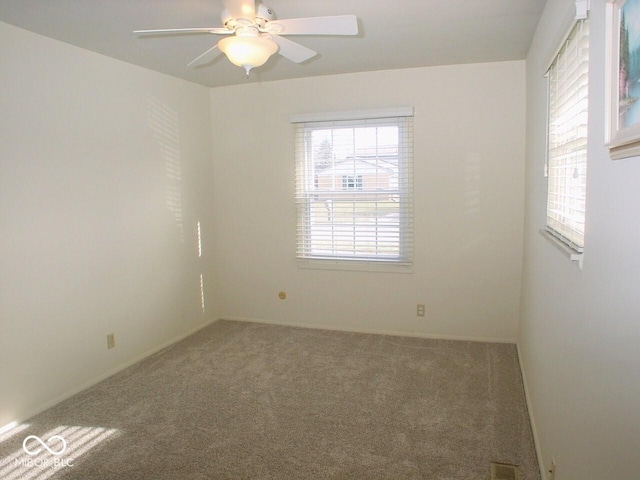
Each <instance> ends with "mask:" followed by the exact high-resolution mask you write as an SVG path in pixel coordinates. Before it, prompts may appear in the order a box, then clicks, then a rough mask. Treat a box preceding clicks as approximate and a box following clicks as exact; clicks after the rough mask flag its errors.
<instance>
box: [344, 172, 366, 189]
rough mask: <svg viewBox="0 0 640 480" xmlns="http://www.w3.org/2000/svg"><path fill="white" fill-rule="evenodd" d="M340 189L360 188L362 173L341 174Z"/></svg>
mask: <svg viewBox="0 0 640 480" xmlns="http://www.w3.org/2000/svg"><path fill="white" fill-rule="evenodd" d="M342 189H343V190H353V189H357V190H362V175H343V176H342Z"/></svg>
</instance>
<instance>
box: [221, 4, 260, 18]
mask: <svg viewBox="0 0 640 480" xmlns="http://www.w3.org/2000/svg"><path fill="white" fill-rule="evenodd" d="M223 3H224V8H225V9H226V10H227V12H229V15H231V16H232V17H233V18H235V19H238V18H248V19H249V20H253V19H254V18H256V2H255V0H224V2H223Z"/></svg>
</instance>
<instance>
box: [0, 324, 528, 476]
mask: <svg viewBox="0 0 640 480" xmlns="http://www.w3.org/2000/svg"><path fill="white" fill-rule="evenodd" d="M29 435H37V436H38V437H40V439H41V441H42V443H40V442H39V441H38V440H37V439H34V438H30V439H28V438H27V437H28V436H29ZM55 435H57V436H58V437H62V438H63V439H65V441H66V444H67V446H66V449H65V450H64V451H62V450H63V443H62V440H61V439H60V438H58V437H55ZM52 437H53V438H52ZM1 440H4V441H2V443H0V478H3V479H7V480H27V479H38V480H46V479H49V478H54V479H65V480H66V479H82V480H92V479H124V480H135V479H153V480H163V479H177V480H181V479H203V480H204V479H295V480H298V479H300V480H304V479H314V480H315V479H390V480H391V479H393V480H401V479H436V480H458V479H459V480H471V479H478V480H488V479H489V477H490V473H489V472H490V466H489V465H490V462H491V461H497V462H503V463H511V464H517V465H520V474H521V478H522V479H524V480H539V479H540V475H539V472H538V465H537V461H536V455H535V451H534V447H533V440H532V434H531V428H530V424H529V418H528V415H527V410H526V406H525V400H524V393H523V386H522V378H521V375H520V369H519V366H518V360H517V355H516V350H515V346H514V345H505V344H492V343H475V342H457V341H448V340H428V339H419V338H405V337H392V336H382V335H367V334H355V333H345V332H332V331H323V330H312V329H302V328H293V327H282V326H275V325H263V324H254V323H240V322H230V321H219V322H216V323H214V324H212V325H211V326H209V327H207V328H205V329H203V330H201V331H200V332H198V333H196V334H195V335H193V336H191V337H189V338H187V339H186V340H184V341H182V342H179V343H177V344H175V345H173V346H171V347H169V348H167V349H165V350H163V351H162V352H160V353H158V354H156V355H154V356H152V357H150V358H148V359H146V360H144V361H142V362H140V363H138V364H136V365H134V366H132V367H130V368H128V369H126V370H124V371H122V372H120V373H119V374H117V375H115V376H113V377H111V378H109V379H107V380H105V381H103V382H101V383H99V384H97V385H96V386H94V387H92V388H90V389H88V390H86V391H84V392H82V393H80V394H78V395H76V396H74V397H72V398H70V399H69V400H67V401H65V402H63V403H61V404H58V405H57V406H55V407H53V408H51V409H49V410H47V411H46V412H44V413H42V414H40V415H38V416H36V417H34V418H32V419H30V420H29V421H28V422H26V423H25V424H24V425H20V426H16V427H15V428H14V429H13V431H9V432H7V433H6V434H5V435H4V436H0V441H1ZM25 440H26V441H25ZM23 445H24V447H25V448H26V449H27V450H29V451H30V452H31V453H34V452H36V451H37V450H38V449H40V450H41V451H40V452H39V453H37V454H34V455H28V454H27V453H25V450H24V449H23ZM45 446H46V447H47V448H48V449H49V450H51V451H52V452H54V453H59V452H61V451H62V453H60V454H59V455H55V454H52V453H50V452H49V451H47V450H46V449H45Z"/></svg>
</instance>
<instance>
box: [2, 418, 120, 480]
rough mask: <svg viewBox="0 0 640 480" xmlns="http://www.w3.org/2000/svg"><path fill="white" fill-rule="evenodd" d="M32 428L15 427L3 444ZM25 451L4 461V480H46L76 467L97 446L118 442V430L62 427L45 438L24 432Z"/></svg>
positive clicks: (13, 453)
mask: <svg viewBox="0 0 640 480" xmlns="http://www.w3.org/2000/svg"><path fill="white" fill-rule="evenodd" d="M29 426H30V425H28V424H15V425H13V426H10V428H8V429H7V430H5V431H4V432H3V433H2V434H0V443H2V442H4V441H7V440H8V439H10V438H12V437H15V436H16V435H17V434H19V433H21V432H24V431H25V430H26V429H27V428H29ZM24 433H25V435H24V439H23V441H22V448H20V449H18V450H15V451H14V452H12V453H11V454H9V455H7V456H5V457H4V458H0V478H2V479H4V480H46V479H48V478H50V477H52V476H53V475H55V474H56V473H58V472H59V471H60V470H63V469H66V468H73V466H74V463H75V462H76V461H77V460H78V459H79V458H80V457H82V456H83V455H85V454H86V453H87V452H88V451H89V450H91V449H92V448H94V447H96V446H97V445H99V444H101V443H103V442H105V441H107V440H109V439H112V438H115V437H116V436H117V434H118V433H119V431H118V430H117V429H115V428H104V427H81V426H66V425H61V426H59V427H56V428H54V429H52V430H49V431H48V432H45V433H43V434H41V435H35V434H30V435H26V432H24Z"/></svg>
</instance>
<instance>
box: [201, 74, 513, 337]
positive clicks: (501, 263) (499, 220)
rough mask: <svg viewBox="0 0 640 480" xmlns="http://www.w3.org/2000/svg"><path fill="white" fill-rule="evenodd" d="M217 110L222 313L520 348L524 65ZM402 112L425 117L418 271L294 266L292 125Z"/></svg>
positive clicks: (312, 85)
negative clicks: (419, 311) (369, 111)
mask: <svg viewBox="0 0 640 480" xmlns="http://www.w3.org/2000/svg"><path fill="white" fill-rule="evenodd" d="M211 101H212V122H213V144H214V146H215V148H214V170H215V174H214V177H213V184H212V185H213V194H214V217H213V219H214V222H213V229H214V230H213V232H214V233H213V238H214V239H215V243H214V244H213V245H212V247H213V249H212V251H211V252H212V256H211V264H210V266H209V271H210V272H211V273H212V275H214V276H215V285H214V286H213V288H212V290H211V292H212V299H213V300H214V301H213V303H214V304H215V306H216V310H215V314H216V316H218V317H223V318H244V319H253V320H264V321H270V322H282V323H287V324H304V325H311V326H325V327H329V328H342V329H351V330H366V331H377V332H383V331H384V332H395V333H401V334H415V335H432V336H450V337H456V338H474V339H497V340H504V341H515V338H516V332H517V326H518V318H519V307H520V304H519V301H520V285H521V283H520V282H521V255H522V228H523V208H524V190H523V188H524V153H525V141H524V135H525V110H524V109H525V63H524V62H523V61H519V62H504V63H493V64H478V65H462V66H447V67H437V68H421V69H408V70H393V71H379V72H369V73H360V74H349V75H336V76H325V77H315V78H306V79H297V80H289V81H278V82H269V83H262V84H260V83H257V84H254V83H252V84H246V85H240V86H233V87H222V88H215V89H212V91H211ZM396 106H413V107H415V124H414V135H415V145H414V151H415V185H414V186H415V272H414V273H413V274H401V273H370V272H367V273H364V272H350V271H328V270H308V269H300V268H298V267H297V264H296V260H295V228H296V227H295V222H296V210H295V205H294V159H293V153H294V147H293V128H292V126H291V124H290V123H289V117H290V115H291V114H294V113H307V112H317V111H335V110H354V109H366V108H378V107H381V108H384V107H396ZM280 290H284V291H286V292H287V294H288V298H287V299H286V300H284V301H282V300H279V299H278V291H280ZM418 303H424V304H426V311H427V312H426V313H427V316H426V318H418V317H416V304H418Z"/></svg>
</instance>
